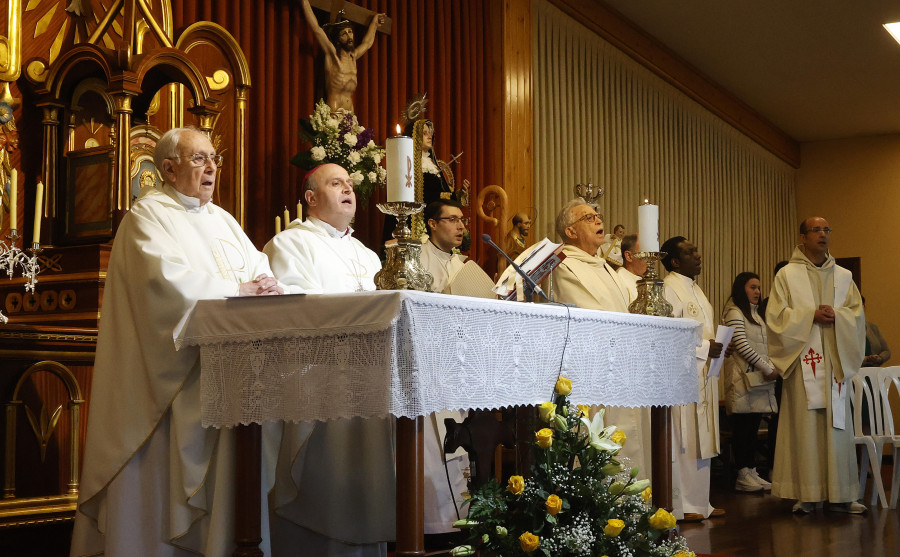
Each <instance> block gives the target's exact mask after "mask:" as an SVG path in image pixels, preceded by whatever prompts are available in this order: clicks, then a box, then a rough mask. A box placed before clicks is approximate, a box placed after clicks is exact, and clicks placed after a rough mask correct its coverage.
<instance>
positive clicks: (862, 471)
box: [850, 368, 890, 507]
mask: <svg viewBox="0 0 900 557" xmlns="http://www.w3.org/2000/svg"><path fill="white" fill-rule="evenodd" d="M866 379H868V380H869V381H866ZM880 381H881V378H880V374H879V369H878V368H862V369H861V370H859V373H857V374H856V375H855V376H854V377H853V379H852V380H851V381H850V389H851V393H850V394H851V397H852V398H851V400H852V401H853V442H854V443H856V444H857V445H863V446H864V447H865V449H864V450H863V451H862V462H860V465H859V498H860V499H863V498H864V497H865V492H866V473H867V472H868V471H869V469H870V468H871V470H872V485H873V486H874V488H873V489H872V501H871V503H870V504H873V505H874V504H875V497H876V495H877V497H878V500H879V501H880V502H881V506H882V507H887V506H888V503H887V497H886V496H885V494H884V482H882V480H881V455H882V454H883V451H884V444H885V443H888V442H890V438H889V437H886V436H885V435H884V429H883V418H884V416H883V411H882V409H881V396H880V395H881V392H880V389H879V388H877V387H876V388H872V385H879V384H880ZM870 382H871V383H870ZM864 400H865V401H866V404H867V406H868V410H867V413H868V417H869V426H870V428H871V433H869V434H866V433H864V432H863V427H862V416H863V414H862V407H863V401H864Z"/></svg>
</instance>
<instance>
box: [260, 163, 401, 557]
mask: <svg viewBox="0 0 900 557" xmlns="http://www.w3.org/2000/svg"><path fill="white" fill-rule="evenodd" d="M303 200H304V203H305V204H306V206H307V215H308V218H307V219H306V220H305V221H302V222H301V221H300V220H299V219H298V220H294V221H293V222H291V224H290V225H288V227H287V228H286V229H285V230H284V231H283V232H281V233H280V234H277V235H276V236H275V237H274V238H272V240H270V241H269V243H268V244H266V246H265V248H264V249H263V251H265V253H266V254H267V255H268V256H269V258H270V260H271V263H272V270H273V271H274V272H275V276H276V277H279V280H280V281H282V282H284V283H285V284H287V285H292V286H299V287H301V288H303V289H304V290H306V291H309V292H318V293H325V294H338V293H348V292H362V291H370V290H375V282H374V277H375V273H377V272H378V271H379V270H381V262H380V261H379V259H378V256H377V255H375V252H373V251H372V250H370V249H368V248H367V247H365V246H364V245H363V244H362V243H361V242H360V241H359V240H357V239H356V238H354V237H353V235H352V234H353V229H352V228H351V227H350V222H351V221H352V220H353V216H354V214H355V213H356V193H355V192H354V191H353V182H352V181H351V179H350V176H349V175H348V174H347V171H346V170H345V169H343V168H342V167H340V166H338V165H336V164H323V165H321V166H318V167H316V168H314V169H312V170H311V171H309V172H308V173H307V175H306V179H305V180H304V182H303ZM336 398H337V397H336ZM391 424H392V422H391V419H390V418H370V419H362V418H353V419H345V420H335V421H330V422H317V423H300V424H296V423H288V424H285V425H284V434H283V437H282V443H281V449H280V452H279V457H278V467H277V471H276V479H275V488H274V491H273V493H272V498H271V504H272V507H273V509H274V516H272V518H271V528H272V545H273V549H274V552H273V555H275V556H276V557H279V556H280V555H292V556H294V555H297V556H309V557H321V556H328V555H340V556H341V557H344V556H366V557H368V556H370V555H371V556H383V555H385V554H386V551H387V548H386V544H385V543H384V542H386V541H388V540H392V539H394V537H395V532H396V526H395V524H396V519H395V510H394V509H395V493H396V489H395V476H394V455H393V441H392V435H391Z"/></svg>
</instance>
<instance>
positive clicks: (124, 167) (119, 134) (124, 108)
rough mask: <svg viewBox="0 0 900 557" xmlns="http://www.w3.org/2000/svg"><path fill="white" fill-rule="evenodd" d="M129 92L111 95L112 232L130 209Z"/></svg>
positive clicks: (130, 110) (130, 111) (130, 94)
mask: <svg viewBox="0 0 900 557" xmlns="http://www.w3.org/2000/svg"><path fill="white" fill-rule="evenodd" d="M133 96H134V94H133V93H131V92H130V91H119V92H116V93H113V95H112V97H113V102H114V103H115V112H116V113H115V118H116V137H115V140H114V144H115V146H116V155H115V157H116V158H115V163H116V168H115V183H114V184H113V188H114V190H113V204H112V211H113V231H115V230H116V229H117V228H119V223H120V222H122V218H123V217H124V216H125V213H127V212H128V211H129V210H130V209H131V113H132V109H131V98H132V97H133Z"/></svg>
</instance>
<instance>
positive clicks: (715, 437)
mask: <svg viewBox="0 0 900 557" xmlns="http://www.w3.org/2000/svg"><path fill="white" fill-rule="evenodd" d="M660 251H663V252H665V253H666V256H665V257H664V258H663V260H662V262H663V266H664V267H665V268H666V271H668V274H667V275H666V278H665V279H663V281H664V282H665V285H666V299H667V300H668V301H669V303H670V304H672V313H673V314H674V316H675V317H686V318H688V319H693V320H695V321H697V322H698V323H701V324H702V325H703V337H702V338H703V339H704V340H703V341H702V343H701V344H700V346H699V347H697V391H698V397H699V401H700V402H697V403H691V404H683V405H681V406H678V407H677V408H673V409H672V434H673V437H674V440H673V443H672V457H673V459H672V504H673V506H674V512H673V514H674V515H675V518H677V519H678V520H683V521H687V522H697V521H700V520H703V519H706V518H709V517H710V516H712V517H718V516H722V515H724V514H725V510H724V509H716V508H713V506H712V505H711V504H710V503H709V480H710V477H709V473H710V466H711V463H712V458H713V457H714V456H716V455H717V454H719V389H718V383H719V382H718V381H717V379H716V378H715V377H712V378H709V377H707V372H708V370H709V363H710V360H712V359H713V358H717V357H719V355H720V354H722V344H721V343H718V342H716V341H715V340H714V339H715V335H716V316H715V314H714V313H713V309H712V306H711V305H710V303H709V300H707V299H706V295H705V294H704V293H703V290H702V289H701V288H700V286H699V285H697V276H698V275H699V274H700V270H701V269H702V266H703V260H702V258H701V257H700V251H699V250H698V249H697V246H695V245H694V244H692V243H691V242H689V241H688V240H687V239H686V238H685V237H684V236H675V237H673V238H669V239H668V240H666V242H665V243H664V244H663V245H662V246H661V247H660Z"/></svg>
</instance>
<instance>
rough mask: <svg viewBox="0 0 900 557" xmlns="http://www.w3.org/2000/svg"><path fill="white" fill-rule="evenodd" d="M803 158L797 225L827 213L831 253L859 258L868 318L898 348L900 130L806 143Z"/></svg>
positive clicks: (899, 338) (798, 181)
mask: <svg viewBox="0 0 900 557" xmlns="http://www.w3.org/2000/svg"><path fill="white" fill-rule="evenodd" d="M802 160H803V163H802V165H801V166H800V169H799V171H798V174H797V214H798V215H799V218H798V219H797V224H795V226H794V228H795V229H796V228H797V226H799V221H800V219H801V218H803V217H804V216H812V215H819V216H822V217H825V218H826V219H827V220H828V224H829V225H830V226H831V227H832V228H834V230H835V232H834V233H833V234H832V237H831V253H832V254H833V255H834V256H835V257H859V258H860V263H861V267H862V269H861V270H862V273H861V277H862V281H861V282H862V294H863V296H865V297H866V302H867V307H866V317H867V318H868V319H869V320H870V321H872V322H874V323H875V324H876V325H878V326H879V328H880V329H881V333H882V334H883V335H884V338H885V340H886V341H887V343H888V346H891V347H894V350H895V351H896V350H897V347H900V314H898V312H897V311H896V308H897V307H900V290H898V281H897V270H896V269H897V264H896V262H895V261H894V260H893V256H892V255H891V254H894V253H896V252H897V250H898V249H900V233H898V232H897V231H896V230H895V229H894V223H895V222H896V218H897V213H898V211H900V183H898V180H897V176H900V134H894V135H885V136H877V137H859V138H847V139H837V140H831V141H818V142H813V143H804V144H803V145H802ZM796 235H797V234H796V231H795V233H794V235H793V237H794V238H796ZM895 353H896V352H895ZM894 358H895V359H896V358H897V356H896V355H895V356H894ZM889 364H891V365H896V364H897V362H896V361H891V362H889Z"/></svg>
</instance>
